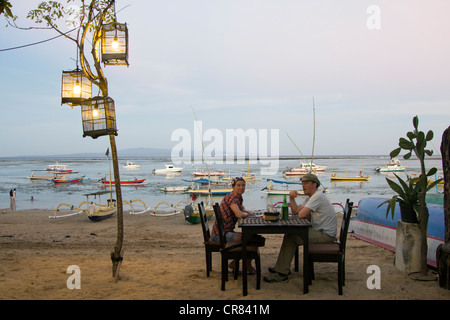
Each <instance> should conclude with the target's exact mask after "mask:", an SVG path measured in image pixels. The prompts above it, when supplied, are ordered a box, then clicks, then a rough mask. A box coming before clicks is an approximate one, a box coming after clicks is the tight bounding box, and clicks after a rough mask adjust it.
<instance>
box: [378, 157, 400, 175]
mask: <svg viewBox="0 0 450 320" xmlns="http://www.w3.org/2000/svg"><path fill="white" fill-rule="evenodd" d="M405 170H406V167H405V166H402V164H401V163H400V160H398V159H397V158H392V159H390V160H389V161H387V162H386V165H385V166H384V167H377V168H375V171H378V172H398V171H405Z"/></svg>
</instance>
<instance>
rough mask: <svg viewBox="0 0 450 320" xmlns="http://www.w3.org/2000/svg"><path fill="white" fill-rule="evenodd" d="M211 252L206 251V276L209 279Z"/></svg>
mask: <svg viewBox="0 0 450 320" xmlns="http://www.w3.org/2000/svg"><path fill="white" fill-rule="evenodd" d="M211 260H212V256H211V251H206V276H207V277H209V272H210V271H211V269H212V268H211Z"/></svg>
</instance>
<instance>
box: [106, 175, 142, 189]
mask: <svg viewBox="0 0 450 320" xmlns="http://www.w3.org/2000/svg"><path fill="white" fill-rule="evenodd" d="M145 180H147V179H137V178H134V179H131V180H120V185H121V186H138V185H144V182H145ZM99 181H100V182H101V183H102V185H104V186H109V185H111V186H113V187H114V184H115V182H114V181H113V180H107V179H106V177H103V178H102V179H101V180H99Z"/></svg>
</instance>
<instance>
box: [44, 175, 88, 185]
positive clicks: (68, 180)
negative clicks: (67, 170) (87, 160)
mask: <svg viewBox="0 0 450 320" xmlns="http://www.w3.org/2000/svg"><path fill="white" fill-rule="evenodd" d="M51 180H52V181H53V183H71V182H72V183H73V182H81V181H83V180H84V176H81V177H79V178H75V179H68V178H66V177H61V178H60V179H51Z"/></svg>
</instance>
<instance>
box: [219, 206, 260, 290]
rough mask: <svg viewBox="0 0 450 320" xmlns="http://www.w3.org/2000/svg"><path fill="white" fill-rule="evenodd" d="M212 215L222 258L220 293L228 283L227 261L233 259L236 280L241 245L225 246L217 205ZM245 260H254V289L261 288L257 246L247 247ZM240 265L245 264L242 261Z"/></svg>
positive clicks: (225, 241) (240, 256)
mask: <svg viewBox="0 0 450 320" xmlns="http://www.w3.org/2000/svg"><path fill="white" fill-rule="evenodd" d="M213 208H214V214H215V216H216V222H217V227H218V228H217V229H218V230H219V238H220V248H221V249H220V253H221V256H222V286H221V289H222V291H224V290H225V282H226V281H228V260H230V259H233V260H235V261H236V265H235V270H234V279H237V276H238V272H239V260H242V244H240V243H239V244H234V245H227V240H226V238H225V226H224V224H223V219H222V215H221V213H220V207H219V204H218V203H216V204H214V205H213ZM246 259H255V265H256V289H257V290H259V289H260V288H261V260H260V256H259V249H258V246H247V253H246ZM242 263H246V261H243V262H242Z"/></svg>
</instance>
